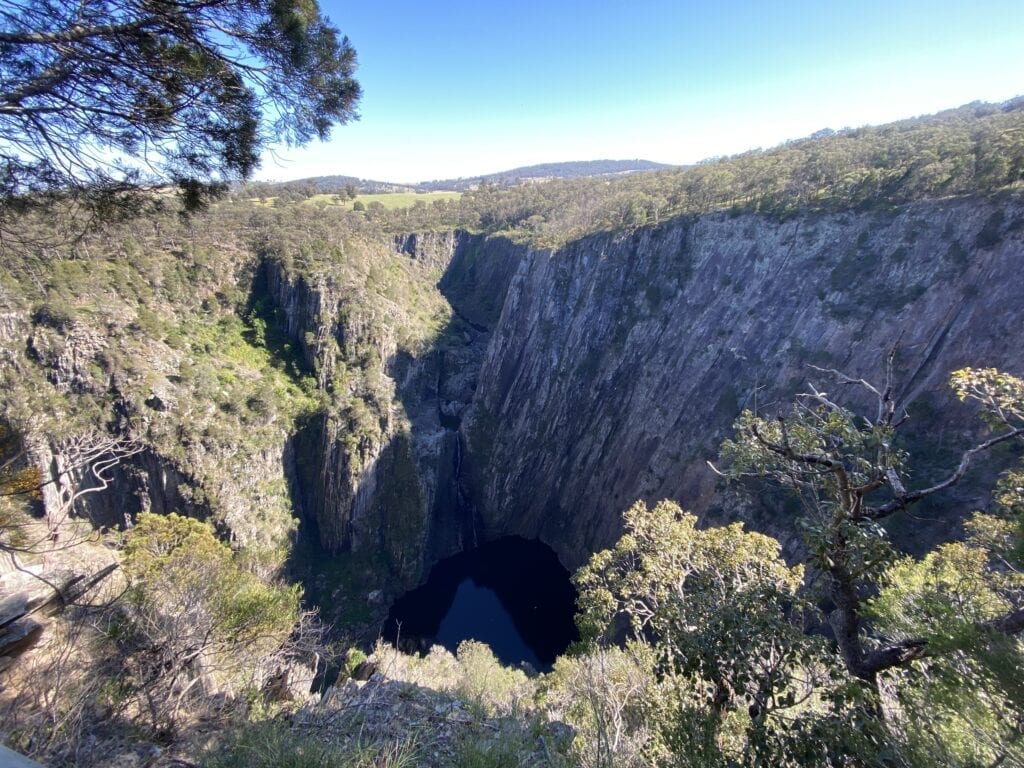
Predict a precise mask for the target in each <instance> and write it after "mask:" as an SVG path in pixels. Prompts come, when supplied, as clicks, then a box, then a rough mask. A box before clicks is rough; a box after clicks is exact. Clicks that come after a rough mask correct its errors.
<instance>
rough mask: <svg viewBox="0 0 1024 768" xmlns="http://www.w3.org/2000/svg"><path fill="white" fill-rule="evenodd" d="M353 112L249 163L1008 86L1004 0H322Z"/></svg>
mask: <svg viewBox="0 0 1024 768" xmlns="http://www.w3.org/2000/svg"><path fill="white" fill-rule="evenodd" d="M321 7H322V8H323V9H324V11H325V13H326V14H327V15H328V16H329V17H330V19H331V21H332V22H333V23H334V24H335V26H337V27H338V28H339V29H341V31H342V32H343V33H345V34H346V35H348V36H349V38H350V39H351V41H352V43H353V45H354V46H355V48H356V50H357V52H358V55H359V71H358V79H359V81H360V83H361V84H362V86H363V91H364V95H363V101H362V104H361V106H360V110H359V111H360V113H361V115H362V117H361V119H360V120H359V121H358V122H355V123H352V124H350V125H347V126H342V127H338V128H335V130H334V133H333V136H332V140H331V141H330V142H329V143H326V144H313V145H310V146H309V147H307V148H303V149H289V148H283V147H282V148H276V149H275V151H274V153H273V154H272V155H267V156H266V157H265V158H264V162H263V168H262V169H261V170H260V171H259V172H258V173H257V178H261V179H278V180H285V179H293V178H299V177H303V176H318V175H325V174H331V173H339V174H347V175H352V176H359V177H361V178H371V179H380V180H389V181H422V180H428V179H437V178H449V177H456V176H472V175H478V174H483V173H489V172H493V171H499V170H505V169H507V168H512V167H515V166H519V165H529V164H533V163H541V162H553V161H560V160H591V159H602V158H614V159H624V158H637V157H639V158H644V159H649V160H657V161H661V162H666V163H689V162H694V161H696V160H700V159H703V158H707V157H711V156H715V155H723V154H731V153H735V152H740V151H743V150H747V149H751V148H754V147H759V146H760V147H767V146H772V145H775V144H778V143H779V142H781V141H784V140H786V139H791V138H798V137H800V136H805V135H807V134H809V133H812V132H814V131H816V130H818V129H820V128H825V127H829V128H842V127H844V126H856V125H864V124H874V123H881V122H887V121H890V120H895V119H899V118H902V117H910V116H913V115H918V114H924V113H929V112H934V111H937V110H940V109H944V108H947V107H954V106H958V105H960V104H963V103H966V102H969V101H974V100H982V101H1002V100H1005V99H1007V98H1010V97H1011V96H1015V95H1018V94H1021V93H1024V4H1022V0H976V2H966V1H956V2H953V1H952V0H928V1H927V2H926V1H924V0H889V2H879V1H877V0H854V1H853V2H817V3H815V2H804V1H803V0H793V1H790V0H775V1H774V2H769V1H768V0H765V1H764V2H749V1H748V2H740V1H739V0H720V1H719V2H714V0H708V1H707V2H701V3H696V2H689V0H685V1H682V0H677V1H676V2H668V1H667V0H631V1H627V0H590V2H581V1H579V0H571V1H570V2H559V0H546V1H545V2H541V1H539V0H518V2H508V3H500V4H499V3H493V2H488V0H477V1H476V2H474V1H473V0H435V2H423V1H422V0H421V1H420V2H411V1H407V0H391V1H390V2H370V1H368V0H362V2H338V1H337V0H321Z"/></svg>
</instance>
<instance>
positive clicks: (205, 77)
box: [0, 0, 360, 215]
mask: <svg viewBox="0 0 1024 768" xmlns="http://www.w3.org/2000/svg"><path fill="white" fill-rule="evenodd" d="M355 67H356V56H355V51H354V49H353V48H352V46H351V45H350V43H349V41H348V39H347V38H345V37H343V36H341V35H340V34H339V32H338V31H337V29H335V28H334V27H333V26H332V25H331V24H330V22H329V21H328V19H326V18H325V17H324V16H323V14H322V13H321V11H320V8H319V6H318V4H317V3H316V1H315V0H167V1H161V2H151V0H85V1H84V2H76V3H67V2H62V1H61V0H10V2H6V3H4V4H3V6H2V7H0V213H3V214H8V215H9V214H10V213H11V212H12V211H15V210H18V209H20V208H25V207H31V206H34V205H39V204H41V203H46V202H53V201H54V200H55V199H60V200H65V199H68V198H69V196H70V197H71V198H72V199H74V200H75V201H76V203H78V204H83V203H84V204H85V206H86V207H87V208H88V209H90V210H94V209H99V208H102V207H103V206H109V205H111V204H113V203H122V204H123V203H125V202H126V200H129V199H131V197H130V196H126V195H127V193H130V192H133V191H136V190H138V189H139V188H140V187H150V186H162V185H174V186H176V187H177V188H178V189H179V190H180V192H181V194H182V197H183V199H184V202H185V204H186V206H187V207H190V208H194V207H196V206H198V205H200V204H201V203H202V202H203V200H204V199H205V198H207V197H208V196H209V195H210V194H211V193H213V192H216V191H218V190H220V189H222V188H223V187H224V186H225V185H226V184H227V183H229V182H231V181H234V180H236V179H242V178H245V177H247V176H249V174H250V173H251V172H252V171H253V170H254V169H255V168H256V167H257V165H258V162H259V155H260V152H261V150H262V149H263V148H264V147H265V146H266V145H267V144H268V143H270V142H278V141H283V142H289V143H292V144H304V143H306V142H308V141H310V140H312V139H313V138H318V139H325V138H327V137H328V135H329V133H330V130H331V126H332V125H334V124H339V123H345V122H347V121H349V120H352V119H354V118H355V117H357V115H356V112H355V107H356V104H357V102H358V100H359V97H360V88H359V85H358V83H357V82H356V80H355V79H354V72H355Z"/></svg>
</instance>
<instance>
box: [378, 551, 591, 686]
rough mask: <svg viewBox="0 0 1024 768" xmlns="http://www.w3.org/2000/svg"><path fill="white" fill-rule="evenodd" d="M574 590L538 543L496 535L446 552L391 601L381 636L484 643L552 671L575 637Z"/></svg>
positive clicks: (406, 641)
mask: <svg viewBox="0 0 1024 768" xmlns="http://www.w3.org/2000/svg"><path fill="white" fill-rule="evenodd" d="M575 603H576V590H575V589H574V588H573V587H572V584H571V583H570V582H569V574H568V572H567V571H566V570H565V569H564V568H562V566H561V564H559V562H558V559H557V558H556V557H555V554H554V552H552V551H551V549H550V548H548V547H547V546H545V545H544V544H541V543H540V542H537V541H526V540H525V539H520V538H517V537H509V538H505V539H499V540H498V541H493V542H489V543H487V544H485V545H483V546H482V547H480V548H478V549H476V550H473V551H472V552H465V553H462V554H460V555H456V556H455V557H451V558H448V559H447V560H444V561H442V562H440V563H438V564H437V565H436V566H434V568H433V569H432V570H431V572H430V577H429V578H428V580H427V583H426V584H424V585H423V586H422V587H420V588H419V589H416V590H413V591H412V592H409V593H408V594H406V595H404V596H402V597H401V598H400V599H399V600H397V601H396V602H395V604H394V606H393V607H392V609H391V613H390V615H389V616H388V622H387V624H386V626H385V630H384V636H385V638H386V639H389V640H392V641H395V640H399V642H400V644H401V645H402V646H403V647H404V648H409V647H410V646H411V647H414V648H418V649H425V648H426V647H429V646H430V645H431V644H433V643H439V644H440V645H443V646H444V647H445V648H448V649H449V650H450V651H453V652H454V651H455V650H456V648H457V647H458V644H459V643H460V642H462V641H463V640H470V639H472V640H480V641H482V642H485V643H487V645H489V646H490V647H491V649H492V650H493V651H494V653H495V655H496V656H497V657H498V658H499V659H500V660H501V661H502V662H503V663H505V664H510V665H516V664H519V663H521V662H526V663H528V664H530V665H531V666H533V667H534V668H535V669H538V670H541V671H544V670H547V669H550V667H551V664H552V663H553V662H554V660H555V658H556V657H557V656H558V654H560V653H562V652H564V651H565V649H566V648H567V647H568V645H569V643H571V642H572V641H573V640H575V639H576V637H577V635H576V628H575V625H574V624H573V620H572V617H573V611H574V609H575Z"/></svg>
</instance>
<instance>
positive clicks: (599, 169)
mask: <svg viewBox="0 0 1024 768" xmlns="http://www.w3.org/2000/svg"><path fill="white" fill-rule="evenodd" d="M674 167H675V166H672V165H666V164H664V163H654V162H651V161H650V160H577V161H572V162H565V163H541V164H539V165H526V166H523V167H521V168H513V169H512V170H509V171H499V172H497V173H489V174H486V175H483V176H471V177H469V178H459V179H439V180H435V181H423V182H420V183H419V184H417V185H416V188H417V189H423V190H431V191H433V190H442V189H454V190H466V189H469V188H470V187H474V186H476V185H478V184H480V183H484V182H486V183H487V184H495V185H497V186H500V187H508V186H515V185H517V184H522V183H529V182H530V181H541V180H546V179H580V178H585V177H591V176H616V175H619V174H623V173H638V172H641V171H659V170H662V169H665V168H674Z"/></svg>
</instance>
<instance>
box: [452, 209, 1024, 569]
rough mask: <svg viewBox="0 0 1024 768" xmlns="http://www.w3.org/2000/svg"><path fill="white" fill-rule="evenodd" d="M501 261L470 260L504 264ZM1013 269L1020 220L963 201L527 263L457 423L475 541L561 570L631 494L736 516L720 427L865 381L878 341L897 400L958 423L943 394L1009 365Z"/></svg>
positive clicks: (602, 541)
mask: <svg viewBox="0 0 1024 768" xmlns="http://www.w3.org/2000/svg"><path fill="white" fill-rule="evenodd" d="M506 247H507V244H506V245H500V244H498V245H497V251H498V252H496V253H494V254H493V255H491V254H485V260H487V259H489V260H495V261H498V262H500V263H502V264H508V262H509V260H508V258H507V255H506V254H504V253H502V252H501V251H502V249H504V248H506ZM1022 259H1024V215H1022V208H1021V205H1020V203H1019V202H1014V201H1011V200H977V199H975V200H959V201H952V202H933V203H926V204H917V205H912V206H909V207H906V208H903V209H901V210H899V211H897V212H895V213H886V214H857V213H844V214H837V215H824V216H803V217H798V218H795V219H792V220H790V221H786V222H784V223H778V222H775V221H771V220H767V219H764V218H760V217H755V216H741V217H737V218H731V217H729V216H728V215H725V214H718V215H711V216H704V217H701V218H697V219H686V220H676V221H673V222H670V223H668V224H666V225H664V226H661V227H656V228H648V229H641V230H638V231H636V232H633V233H630V234H626V235H603V234H602V235H595V236H592V237H587V238H585V239H583V240H580V241H578V242H575V243H572V244H570V245H568V246H567V247H565V248H562V249H560V250H558V251H555V252H550V251H542V250H532V251H529V252H528V253H526V254H525V256H524V257H523V258H522V260H521V261H520V263H519V264H518V268H517V270H516V272H515V276H514V278H513V279H512V280H511V282H510V284H509V286H508V289H507V291H506V292H505V295H504V301H503V306H502V309H501V312H500V317H499V319H498V320H497V323H496V325H495V327H494V332H493V336H492V338H491V339H490V343H489V346H488V349H487V354H486V357H485V358H484V360H483V362H482V366H481V370H480V373H479V384H478V387H477V389H476V394H475V396H474V399H473V405H472V408H471V410H470V413H469V416H468V418H467V419H465V420H464V421H463V423H462V434H463V437H464V441H465V447H466V450H465V452H464V457H463V472H462V482H463V487H464V491H463V492H464V494H465V495H466V496H467V497H468V498H470V499H471V500H472V502H473V505H474V508H475V511H476V513H477V515H478V519H479V523H480V525H481V527H482V534H483V535H484V536H486V537H488V538H491V537H497V536H501V535H507V534H518V535H521V536H526V537H539V538H541V539H542V540H544V541H546V542H547V543H549V544H550V545H551V546H552V547H553V548H554V549H555V550H556V551H557V552H558V553H559V555H560V556H561V558H562V560H563V562H564V563H565V564H566V565H568V566H577V565H579V564H580V563H582V562H583V561H584V560H585V559H586V557H587V556H588V554H589V553H590V552H592V551H595V550H596V549H599V548H602V547H606V546H608V545H609V544H610V543H611V542H613V541H614V539H615V538H616V537H617V535H618V534H619V532H620V524H619V515H620V514H621V512H622V510H623V509H625V508H626V507H628V506H629V505H630V504H631V503H632V502H633V501H634V500H636V499H638V498H643V499H647V500H656V499H661V498H672V499H676V500H678V501H679V502H680V503H681V504H682V505H683V506H684V507H687V508H689V509H692V510H694V511H697V512H703V513H705V514H706V515H710V517H712V518H714V519H727V518H729V517H733V518H735V516H736V515H737V513H736V511H735V510H732V511H730V510H727V509H723V508H722V507H721V501H720V500H716V498H715V485H716V483H715V477H714V475H713V473H711V472H710V471H709V470H708V469H707V467H706V464H705V462H706V460H707V459H710V458H713V457H714V456H715V454H716V452H717V446H718V444H719V443H720V441H721V440H722V439H723V438H724V437H725V436H726V435H727V434H728V428H729V426H730V425H731V422H732V421H733V419H734V418H735V417H736V415H737V414H738V413H739V411H740V410H741V409H742V408H744V407H752V406H753V405H755V403H756V404H757V405H758V406H759V407H760V408H761V409H763V410H764V409H768V410H771V409H773V408H777V407H778V406H777V405H773V404H775V403H779V402H781V403H782V404H784V403H786V402H788V401H789V399H790V398H791V397H792V395H793V394H794V393H795V392H798V391H801V389H802V387H803V386H804V384H805V382H807V381H808V380H814V381H817V382H819V383H822V384H823V385H825V386H827V385H828V384H829V382H828V380H827V376H824V375H822V374H817V373H815V372H814V371H813V370H810V369H809V368H808V367H807V366H808V364H816V365H819V366H823V367H833V368H837V369H840V370H843V371H844V372H849V373H852V374H856V375H858V376H866V377H869V378H870V377H874V378H877V377H878V376H879V375H880V374H881V371H882V364H883V357H884V354H885V352H886V351H887V350H888V349H889V348H891V347H892V345H893V344H894V343H896V342H897V341H898V342H899V348H900V353H899V358H898V364H899V369H898V371H897V373H898V377H897V382H898V385H899V390H898V392H897V396H898V398H899V400H900V402H901V403H903V404H905V405H906V404H914V403H916V404H920V403H926V404H927V405H928V406H929V407H928V408H927V409H918V410H934V409H935V407H936V406H938V408H939V409H940V410H943V411H946V413H945V415H944V418H945V421H944V423H945V428H946V430H947V432H952V433H953V434H954V435H955V434H956V433H957V431H958V430H959V431H963V429H964V428H970V426H972V425H974V424H975V423H976V418H975V417H974V416H972V415H971V414H969V413H968V412H967V411H966V410H965V409H961V408H958V407H957V404H954V403H951V398H950V397H949V396H948V387H947V386H946V380H947V378H948V375H949V373H950V372H951V371H952V370H954V369H956V368H958V367H962V366H964V365H976V366H995V367H1000V368H1004V369H1006V370H1008V371H1011V372H1020V371H1021V370H1024V345H1022V344H1021V331H1020V327H1019V318H1020V316H1021V312H1022V310H1024V298H1022V296H1021V293H1020V291H1019V284H1018V281H1017V279H1016V274H1017V272H1018V271H1019V269H1020V266H1021V264H1022ZM443 284H444V283H442V285H443ZM453 303H455V304H456V306H457V305H458V297H456V298H455V300H454V301H453ZM780 398H781V401H780ZM950 424H952V425H953V426H952V429H951V428H950ZM934 439H936V440H938V439H941V437H940V436H939V435H935V436H934ZM951 439H952V438H951ZM947 521H948V518H947ZM752 522H753V523H754V524H755V525H757V526H758V527H761V528H766V529H768V530H769V531H770V532H774V533H777V534H778V533H780V530H779V529H780V528H785V527H786V526H778V525H777V524H776V525H775V526H773V525H772V521H771V520H770V519H763V520H756V519H755V520H753V521H752ZM773 527H774V528H775V530H772V529H773ZM949 533H950V531H948V530H946V531H945V534H946V535H949Z"/></svg>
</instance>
